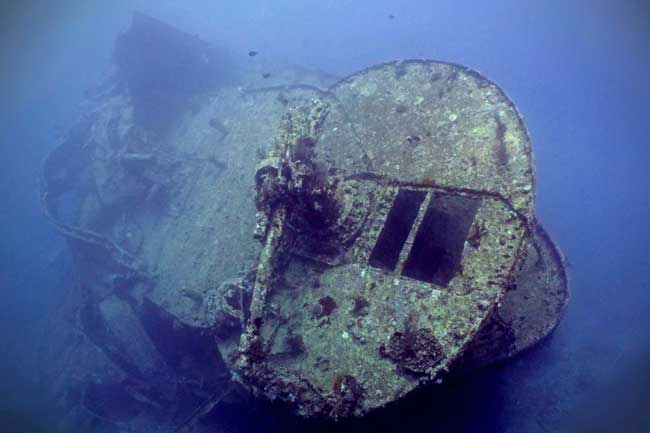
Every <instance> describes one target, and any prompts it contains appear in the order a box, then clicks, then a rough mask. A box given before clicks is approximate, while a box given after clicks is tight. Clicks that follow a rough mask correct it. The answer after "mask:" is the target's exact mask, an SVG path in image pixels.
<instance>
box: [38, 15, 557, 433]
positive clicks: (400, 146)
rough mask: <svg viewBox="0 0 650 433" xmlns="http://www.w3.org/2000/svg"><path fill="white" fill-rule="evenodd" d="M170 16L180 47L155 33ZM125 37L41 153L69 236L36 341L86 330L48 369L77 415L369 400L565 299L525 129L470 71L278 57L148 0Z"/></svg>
mask: <svg viewBox="0 0 650 433" xmlns="http://www.w3.org/2000/svg"><path fill="white" fill-rule="evenodd" d="M161 35H162V36H161ZM157 38H158V39H160V38H162V40H163V41H165V42H164V43H165V45H166V46H169V47H172V48H173V47H177V48H178V49H179V51H181V52H182V55H181V54H180V53H179V56H181V57H182V59H185V61H183V62H182V64H183V65H184V66H183V68H179V67H176V66H174V65H176V60H178V59H177V58H176V57H174V55H171V54H170V52H165V53H164V55H163V56H162V57H160V56H157V55H156V53H157V52H158V51H147V47H151V44H152V42H151V40H152V39H153V40H156V39H157ZM143 41H146V43H145V42H143ZM170 41H173V43H172V42H170ZM159 42H160V41H159ZM154 45H156V44H154ZM142 50H145V51H144V52H146V56H144V57H141V56H139V55H137V52H139V51H142ZM172 51H173V50H172ZM134 53H135V54H134ZM116 57H117V64H118V75H117V76H116V77H115V78H114V79H113V80H110V81H109V82H108V83H107V84H106V85H105V86H104V87H103V88H101V89H100V91H99V92H98V93H97V94H96V95H95V96H94V98H93V99H92V100H91V101H89V103H88V110H87V112H86V114H85V115H84V117H83V118H82V119H81V120H80V122H79V124H78V125H77V126H76V127H75V128H74V129H73V130H72V131H71V132H70V134H68V136H67V137H66V138H65V139H64V140H63V141H62V142H61V144H60V145H59V147H58V148H57V149H55V151H54V152H53V153H52V155H51V156H50V157H49V158H48V160H47V161H46V164H45V170H44V176H43V188H42V198H43V204H44V208H45V210H46V214H47V215H48V217H49V218H50V219H51V221H52V222H53V224H54V225H55V227H56V228H57V229H58V230H59V232H61V233H62V234H63V235H64V236H65V237H66V239H67V240H68V241H69V245H70V247H71V251H72V252H73V256H74V258H75V263H74V266H73V269H74V275H75V278H74V279H70V280H69V281H66V282H65V284H66V285H67V286H68V289H67V293H68V296H67V298H66V300H65V302H64V303H63V305H62V308H61V312H60V316H61V315H63V316H65V317H66V318H67V322H62V321H61V320H60V319H61V317H60V316H57V317H55V318H53V321H54V323H56V324H57V325H56V326H52V329H51V332H52V333H53V334H51V335H50V336H49V338H48V340H47V344H45V345H44V349H45V355H44V356H47V350H50V351H51V352H56V351H61V350H62V343H61V342H62V341H74V344H72V345H66V347H65V349H64V352H66V353H69V354H70V357H71V359H69V360H65V357H60V358H59V359H61V360H60V361H59V363H58V364H56V367H55V368H50V370H49V371H47V372H44V375H46V376H47V380H52V379H56V380H57V381H58V383H59V384H60V385H59V386H57V387H56V390H55V391H56V393H58V394H57V395H56V398H58V399H59V401H61V402H63V403H62V404H65V405H67V406H68V407H71V408H73V409H75V410H73V411H71V412H70V413H71V414H72V416H73V417H77V418H78V419H85V420H86V422H87V423H91V424H92V425H93V426H95V427H97V426H101V427H102V428H105V429H106V431H110V429H111V428H122V427H124V426H130V427H131V428H137V427H138V426H140V427H141V426H145V425H150V424H151V423H162V424H165V425H176V426H178V429H177V431H192V429H194V430H195V431H201V430H200V428H201V427H200V425H198V424H196V421H197V420H198V419H200V418H201V416H203V415H205V414H207V413H209V412H210V410H212V409H213V408H214V407H215V406H216V405H218V404H219V403H220V402H222V401H224V399H227V396H226V394H228V392H227V391H230V390H233V389H237V390H241V389H246V390H248V391H251V392H252V394H254V395H260V396H264V397H266V398H269V399H272V400H278V401H282V402H284V403H286V404H287V406H288V407H289V408H290V409H291V410H293V411H295V412H296V413H299V414H301V415H303V416H307V417H328V418H341V417H348V416H362V415H364V414H366V413H368V412H369V411H371V410H373V409H375V408H379V407H383V406H385V405H386V404H388V403H391V402H394V401H397V400H399V399H400V398H401V397H402V396H404V395H405V394H407V393H408V392H410V391H411V390H413V389H415V388H416V387H418V386H420V385H422V384H426V383H431V382H434V381H440V380H441V379H443V378H444V377H445V376H446V375H448V374H453V373H455V372H457V373H458V374H461V373H462V372H464V371H468V370H470V369H473V368H477V367H479V366H483V365H487V364H490V363H492V362H495V361H497V360H502V359H505V358H508V357H510V356H513V355H515V354H516V353H519V352H520V351H522V350H524V349H526V348H528V347H531V346H532V345H533V344H535V343H536V342H537V341H539V340H540V339H541V338H543V337H544V336H546V335H548V334H549V332H550V331H551V330H552V329H553V328H554V327H555V325H556V324H557V322H558V321H559V319H560V317H561V314H562V312H563V310H564V308H565V306H566V303H567V300H568V283H567V277H566V270H565V266H564V262H563V258H562V255H561V253H560V251H559V250H558V248H557V247H556V246H555V244H554V243H553V242H552V240H551V239H550V238H549V236H548V234H546V232H545V231H544V230H543V228H541V226H540V225H539V224H538V223H537V221H536V219H535V217H534V213H533V206H534V181H535V177H534V160H533V157H532V150H531V145H530V140H529V137H528V134H527V132H526V129H525V126H524V124H523V121H522V119H521V116H520V115H519V113H518V112H517V110H516V108H515V107H514V105H513V104H512V102H511V101H510V100H509V99H508V98H507V97H506V96H505V94H504V93H503V92H502V91H501V90H500V89H499V88H498V87H497V86H496V85H495V84H494V83H492V82H490V81H489V80H487V79H485V78H484V77H483V76H481V75H480V74H478V73H477V72H475V71H473V70H471V69H468V68H466V67H462V66H459V65H454V64H449V63H443V62H436V61H399V62H392V63H387V64H383V65H378V66H374V67H371V68H369V69H367V70H364V71H361V72H359V73H356V74H354V75H352V76H350V77H347V78H345V79H342V80H338V81H337V80H335V79H334V78H333V77H331V76H328V75H325V74H319V73H315V72H311V71H305V70H301V69H299V68H285V69H284V70H283V72H282V73H278V74H274V76H273V78H272V79H271V81H269V80H268V79H267V78H266V77H262V76H261V75H260V66H255V65H253V66H242V63H241V60H240V59H238V58H237V57H236V56H233V55H232V54H230V53H228V52H226V51H225V50H219V49H217V48H215V47H213V46H210V45H209V44H206V43H204V42H201V41H199V40H198V39H196V38H194V37H191V36H189V35H185V34H183V33H181V32H178V31H177V30H174V29H172V28H169V27H167V26H165V25H163V24H161V23H158V22H156V21H155V20H152V19H150V18H147V17H143V16H139V15H138V16H136V18H135V19H134V24H133V26H132V28H131V29H130V30H129V32H127V33H126V34H125V36H122V37H121V38H120V40H119V43H118V49H117V52H116ZM141 58H145V59H148V61H147V62H144V63H143V62H141V61H135V60H134V59H141ZM190 60H191V61H190ZM148 65H151V66H152V69H151V70H147V68H148ZM154 66H155V67H154ZM170 70H172V71H176V72H179V71H180V72H179V73H180V76H175V77H174V79H173V80H172V81H174V82H176V80H178V81H179V82H181V81H183V80H184V79H190V80H193V82H194V83H195V84H196V85H194V86H191V88H188V87H187V86H180V85H171V84H169V83H168V82H167V81H169V77H170V75H169V72H170ZM145 71H146V72H145ZM148 73H150V74H161V76H162V77H163V78H160V79H154V80H142V77H143V76H146V75H147V74H148ZM165 77H166V78H165ZM161 83H162V84H161ZM147 86H154V88H150V87H147ZM168 87H169V88H170V94H169V95H166V94H165V91H166V89H167V88H168ZM161 92H162V93H161ZM151 95H155V97H153V96H151ZM166 98H168V99H166ZM161 100H169V101H173V104H171V105H170V107H167V108H169V110H167V111H165V112H164V113H160V112H159V111H156V110H160V101H161ZM147 101H150V102H152V103H151V104H148V103H147ZM156 119H157V120H156ZM160 122H162V123H160ZM217 347H218V350H219V352H220V355H221V356H218V354H217V351H216V350H215V349H216V348H217ZM80 366H81V368H80ZM235 384H237V385H235ZM118 397H119V398H118ZM117 402H119V403H117ZM78 419H77V420H76V421H75V422H78Z"/></svg>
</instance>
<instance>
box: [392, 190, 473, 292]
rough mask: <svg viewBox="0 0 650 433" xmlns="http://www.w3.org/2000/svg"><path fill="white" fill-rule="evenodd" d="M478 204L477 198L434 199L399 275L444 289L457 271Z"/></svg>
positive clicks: (453, 197)
mask: <svg viewBox="0 0 650 433" xmlns="http://www.w3.org/2000/svg"><path fill="white" fill-rule="evenodd" d="M480 204H481V200H480V199H477V198H471V197H465V196H452V195H443V194H436V195H434V196H433V197H432V199H431V202H430V203H429V207H428V208H427V210H426V213H425V214H424V218H423V220H422V223H421V224H420V227H419V228H418V231H417V233H416V235H415V239H414V241H413V247H412V248H411V251H410V252H409V255H408V258H407V259H406V262H405V264H404V269H403V271H402V275H404V276H407V277H410V278H414V279H417V280H421V281H426V282H429V283H434V284H437V285H440V286H443V287H447V285H448V284H449V281H451V279H452V278H453V277H454V276H455V275H456V274H457V273H458V272H459V271H460V262H461V259H462V256H463V248H464V246H465V239H466V238H467V235H468V232H469V229H470V227H471V226H472V223H473V222H474V218H475V216H476V212H477V211H478V208H479V206H480Z"/></svg>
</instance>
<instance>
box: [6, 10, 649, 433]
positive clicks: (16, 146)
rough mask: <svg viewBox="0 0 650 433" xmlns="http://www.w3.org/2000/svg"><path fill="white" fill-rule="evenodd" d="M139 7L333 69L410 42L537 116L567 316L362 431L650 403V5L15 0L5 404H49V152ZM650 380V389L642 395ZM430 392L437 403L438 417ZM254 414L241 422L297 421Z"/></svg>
mask: <svg viewBox="0 0 650 433" xmlns="http://www.w3.org/2000/svg"><path fill="white" fill-rule="evenodd" d="M134 9H135V10H140V11H143V12H145V13H148V14H151V15H152V16H154V17H157V18H159V19H161V20H164V21H166V22H169V23H170V24H173V25H175V26H177V27H179V28H182V29H184V30H186V31H188V32H190V33H196V34H197V35H199V36H200V37H201V38H203V39H206V40H209V41H215V42H218V43H219V44H221V45H224V46H227V47H229V48H230V49H232V50H234V51H241V52H243V53H245V52H247V51H248V50H249V49H253V48H254V49H256V50H259V51H260V52H261V53H264V55H265V56H267V57H268V58H271V59H274V60H277V61H280V62H287V63H290V64H298V65H304V66H308V67H312V68H318V69H322V70H325V71H327V72H331V73H334V74H337V75H345V74H348V73H351V72H353V71H355V70H358V69H362V68H364V67H367V66H370V65H372V64H375V63H380V62H384V61H387V60H393V59H401V58H404V59H406V58H432V59H440V60H446V61H451V62H455V63H462V64H466V65H468V66H471V67H473V68H475V69H477V70H479V71H481V72H482V73H484V74H485V75H486V76H488V77H489V78H491V79H492V80H494V81H495V82H497V83H498V84H499V85H500V86H501V87H502V88H503V89H505V90H506V92H507V93H508V94H509V95H510V97H511V98H512V99H513V100H514V101H515V103H516V104H517V106H518V107H519V109H520V111H521V112H522V113H523V115H524V116H525V119H526V122H527V125H528V128H529V130H530V133H531V137H532V140H533V145H534V151H535V155H536V159H537V181H538V182H537V187H538V196H537V213H538V215H539V216H540V219H541V220H542V221H543V222H544V224H545V225H546V227H547V228H548V229H549V231H550V232H551V234H552V235H553V236H554V237H555V238H556V240H557V242H558V243H559V244H560V246H561V247H562V249H563V250H564V252H565V253H566V255H567V257H568V260H569V262H570V264H571V269H570V272H571V288H572V299H571V304H570V306H569V310H568V312H567V315H566V317H565V319H564V321H563V322H562V323H561V324H560V326H559V328H558V329H557V331H556V332H555V334H554V335H553V337H552V338H551V339H549V340H548V341H545V342H544V343H543V344H542V345H541V346H540V347H537V348H535V349H534V350H532V351H531V352H530V353H527V354H525V355H523V356H521V357H518V358H516V359H515V360H513V361H512V362H509V363H507V364H505V365H503V366H499V367H496V368H493V369H490V370H488V371H486V372H481V373H479V374H477V375H476V377H474V378H473V380H472V381H468V382H467V383H461V384H457V385H454V386H452V387H451V388H450V390H449V395H450V397H449V398H448V399H447V400H446V401H445V402H444V403H443V402H440V401H438V400H436V398H435V397H431V396H429V397H427V396H425V397H423V403H418V404H417V405H415V406H414V408H413V409H412V410H409V411H408V412H407V413H403V414H400V413H391V416H392V417H393V418H392V419H393V421H392V422H391V421H386V417H384V418H381V422H380V421H378V420H376V419H375V420H373V419H371V420H370V421H369V422H368V423H366V424H362V425H356V426H355V428H356V429H357V431H359V430H368V431H371V430H372V431H377V430H379V429H384V430H393V431H405V430H401V429H402V428H404V427H405V426H407V427H408V428H409V429H410V430H413V431H417V432H434V431H450V432H451V431H458V432H461V431H462V432H465V431H467V432H470V431H471V432H475V431H494V432H499V431H513V432H514V431H517V432H537V431H540V432H547V431H560V430H562V429H564V428H568V427H565V422H568V421H567V420H571V419H575V418H576V417H580V416H582V417H586V418H593V419H600V416H605V415H604V412H608V411H605V410H603V409H602V407H614V409H612V412H617V411H618V410H619V409H620V410H630V411H631V413H630V414H629V415H626V417H627V418H628V419H629V418H630V417H632V418H634V416H635V415H639V416H641V415H642V414H641V413H639V412H638V411H639V410H641V409H634V410H632V409H630V407H634V406H633V405H632V406H628V405H626V403H625V397H626V396H632V398H633V399H635V400H634V401H635V402H638V401H641V400H639V399H641V398H642V397H643V394H644V393H643V392H641V393H640V394H639V396H638V397H635V395H636V394H634V393H635V392H636V391H638V389H636V388H638V387H635V384H639V383H643V382H642V376H641V375H642V374H646V377H647V372H648V369H650V313H649V312H648V311H649V310H650V283H649V281H650V229H649V228H648V226H649V224H650V192H649V187H650V169H649V167H650V75H649V74H648V71H650V7H647V6H646V5H645V4H644V2H642V1H627V0H622V1H604V0H603V1H586V0H585V1H569V2H565V1H558V0H552V1H547V2H519V1H489V2H488V1H485V2H483V1H480V2H470V1H455V2H451V1H444V2H432V1H407V2H397V1H386V0H380V1H369V0H360V1H343V0H341V1H333V0H332V1H325V0H321V1H312V0H307V1H297V0H293V1H290V0H282V1H273V2H264V1H261V0H260V1H252V0H244V1H240V2H235V1H220V2H212V1H207V0H201V1H197V0H191V1H186V2H172V1H155V2H154V1H151V0H147V1H144V0H134V1H132V2H126V1H116V2H111V3H110V4H109V2H101V1H57V2H49V1H26V2H21V3H20V4H18V2H16V3H15V4H9V3H7V2H4V3H3V4H2V5H1V6H0V16H1V20H2V22H1V23H0V35H1V37H0V47H1V50H2V51H1V54H2V56H1V60H0V62H1V64H2V68H1V70H0V73H1V74H2V76H1V79H0V86H1V91H0V95H2V98H1V101H0V104H1V107H0V146H2V148H1V152H0V158H1V159H0V164H1V165H0V194H1V195H0V197H2V202H1V203H2V206H1V209H2V211H1V212H0V287H1V288H2V291H1V293H2V294H3V300H2V302H0V353H3V354H5V356H3V357H2V359H1V360H0V374H1V375H2V380H0V395H2V400H4V401H2V409H3V411H9V410H10V409H11V410H13V409H16V410H20V411H23V412H24V413H28V414H34V416H37V415H36V414H38V413H39V411H40V410H41V409H42V408H41V407H40V406H39V399H38V395H37V394H38V391H37V390H36V389H35V388H34V387H33V385H34V384H33V377H34V369H36V368H38V365H37V361H36V358H35V357H34V345H33V342H34V341H35V339H36V337H37V336H36V335H35V332H36V326H35V324H37V323H38V322H39V321H40V320H42V319H43V318H44V317H46V316H47V314H48V311H50V309H51V308H53V306H54V305H56V301H57V299H58V297H59V296H60V293H57V292H56V283H57V280H58V279H60V278H62V277H63V276H62V274H61V272H62V269H63V265H62V263H63V261H65V248H64V247H65V246H64V243H63V241H62V240H61V239H60V238H59V237H58V236H56V235H55V234H54V232H53V230H52V229H51V227H49V226H48V224H47V222H46V221H45V219H44V218H43V216H42V213H41V210H40V204H39V200H38V176H39V170H40V165H41V163H42V162H43V159H44V158H45V156H46V155H47V153H48V152H49V151H50V150H51V149H52V148H53V147H54V145H55V144H56V139H57V136H58V135H59V134H61V133H63V132H64V131H65V130H66V129H67V128H68V127H70V126H71V125H72V124H73V122H74V121H75V119H76V117H77V116H78V115H79V113H80V108H79V103H80V102H81V100H82V99H83V95H84V91H85V90H86V89H87V88H88V87H90V86H92V85H93V84H95V83H97V82H98V81H99V80H101V78H102V77H103V76H104V74H105V73H106V72H107V71H108V70H109V68H110V56H111V51H112V45H113V42H114V40H115V37H116V36H117V35H118V34H119V33H120V32H121V31H123V30H124V29H125V28H126V26H127V25H128V23H129V20H130V13H131V11H132V10H134ZM389 14H392V15H394V17H395V18H394V19H389V18H388V15H389ZM645 383H648V382H645ZM648 393H649V391H647V390H646V392H645V395H644V396H645V398H646V399H645V400H644V401H645V403H646V404H645V406H643V405H641V406H639V407H645V408H646V409H647V408H648V407H650V405H649V404H648V402H649V401H650V396H649V395H648ZM608 397H612V401H608V400H607V398H608ZM603 400H605V402H603ZM427 402H428V403H429V404H430V405H431V406H434V405H442V406H443V407H444V411H443V413H441V414H440V415H439V416H436V417H432V416H431V413H430V412H431V411H433V410H434V408H427ZM635 411H636V412H635ZM585 413H586V414H587V415H585ZM224 416H227V414H224ZM646 416H647V415H646ZM605 417H606V416H605ZM234 419H235V421H233V422H242V423H243V421H242V419H243V418H237V417H235V418H234ZM434 420H435V421H436V422H437V424H436V423H434ZM247 422H248V424H241V426H240V430H241V431H258V430H259V431H261V429H266V431H270V430H277V431H282V430H287V429H296V430H298V429H300V428H301V427H300V426H296V425H294V424H293V423H292V421H286V420H285V421H277V422H275V421H268V422H267V421H263V420H258V421H255V420H253V421H251V420H247ZM269 423H270V424H269ZM598 425H600V426H602V427H603V428H605V427H606V426H607V423H606V422H604V421H603V422H602V423H599V424H598ZM618 425H619V426H621V425H620V424H618ZM630 428H631V427H630ZM619 431H625V429H622V430H619Z"/></svg>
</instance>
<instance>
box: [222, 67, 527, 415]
mask: <svg viewBox="0 0 650 433" xmlns="http://www.w3.org/2000/svg"><path fill="white" fill-rule="evenodd" d="M432 75H434V76H435V79H432V78H431V76H432ZM424 78H426V79H427V80H428V81H427V83H428V84H429V86H428V87H427V86H426V85H425V83H423V80H424ZM431 82H433V83H435V87H434V86H433V85H432V84H431ZM431 89H434V90H431ZM441 89H444V92H443V91H442V90H441ZM330 91H331V93H332V94H334V96H335V97H334V98H332V96H331V95H330V94H327V95H322V96H320V97H318V98H314V97H313V96H312V97H308V96H307V95H305V97H303V98H301V99H302V100H297V101H296V104H297V105H296V106H293V105H290V106H289V107H287V110H288V111H287V115H286V116H287V120H286V121H285V122H284V123H283V124H282V128H281V130H280V133H279V139H278V142H279V147H280V149H281V150H280V151H276V150H274V151H272V154H271V155H270V156H269V160H272V159H273V158H275V159H277V160H278V162H277V168H276V169H275V171H273V172H272V174H270V175H269V174H268V172H267V171H265V172H264V176H266V177H265V179H266V180H265V181H264V182H263V183H260V184H258V208H259V209H260V210H261V211H262V212H266V217H267V228H266V237H265V238H264V242H265V246H264V250H263V252H262V255H261V256H260V259H259V265H258V268H257V279H256V281H255V283H254V287H253V289H252V293H251V304H250V310H251V315H250V317H248V319H247V321H246V323H244V326H243V328H244V329H245V332H244V335H243V337H242V339H241V343H240V345H239V348H238V350H237V351H236V352H234V355H233V356H234V358H236V360H235V362H234V363H233V364H234V368H235V371H237V373H238V374H239V376H240V378H241V380H242V382H244V383H245V384H248V385H251V386H252V387H253V388H254V389H255V390H256V391H257V392H259V393H261V394H264V395H266V396H267V397H270V398H273V399H275V398H278V399H281V400H285V401H288V402H291V403H292V404H294V405H295V406H296V408H297V410H298V412H299V413H302V414H303V415H307V416H315V415H320V416H323V415H324V416H330V417H334V418H336V417H341V416H349V415H361V414H364V413H366V412H367V411H369V410H371V409H373V408H376V407H381V406H384V405H385V404H387V403H389V402H391V401H394V400H396V399H397V398H399V397H401V396H403V395H404V394H405V393H407V392H409V391H410V390H412V389H414V388H415V387H417V386H418V385H419V384H421V383H424V382H428V381H432V380H434V379H436V378H438V377H439V376H440V375H441V374H442V373H444V372H445V371H446V370H447V369H448V368H449V365H450V364H451V363H452V362H453V361H454V360H455V359H456V357H457V356H458V355H459V354H461V353H462V351H463V349H464V348H465V346H466V345H467V344H468V343H469V342H470V341H471V340H472V338H473V336H474V335H475V333H476V332H477V331H478V330H479V328H480V327H481V325H482V324H483V322H484V320H485V319H486V317H488V315H489V314H490V312H491V311H492V309H493V307H494V306H495V305H496V304H497V303H498V302H499V301H500V300H501V297H502V295H503V294H504V292H505V291H506V289H508V288H509V287H511V286H513V285H514V284H515V278H516V276H517V272H518V271H519V267H520V266H521V265H523V261H524V258H525V253H526V249H527V247H528V241H529V235H530V230H529V225H528V223H529V221H530V216H531V215H532V208H531V206H532V203H533V191H532V185H533V182H534V179H533V168H532V160H531V157H530V143H529V142H528V140H527V135H526V133H525V130H524V129H523V127H522V123H521V121H520V119H519V117H518V115H517V113H516V111H515V110H514V108H513V107H512V104H511V103H510V102H509V101H508V100H507V99H506V98H505V97H504V96H503V94H502V93H501V92H498V91H497V88H496V86H494V85H492V84H491V83H488V82H485V80H483V79H482V78H481V77H480V76H479V75H478V74H477V73H474V72H472V73H468V72H467V69H465V68H461V67H457V66H453V65H448V64H441V63H437V62H414V63H409V62H407V63H402V64H392V65H383V66H379V67H375V68H371V69H369V70H367V71H365V72H363V73H359V74H355V75H354V76H352V77H351V78H348V79H346V80H343V81H341V82H339V83H337V84H336V85H334V86H333V87H332V88H331V89H330ZM481 93H484V95H483V94H481ZM477 94H478V95H477ZM316 96H318V95H316ZM387 98H396V99H397V101H399V103H400V104H407V103H408V101H419V102H417V103H409V104H408V107H406V108H405V109H406V110H407V111H408V112H409V116H407V117H406V118H405V119H401V120H400V116H402V115H403V114H404V113H400V112H399V110H398V112H395V111H394V108H393V105H395V103H392V102H391V103H389V101H388V100H387ZM433 98H437V99H433ZM332 99H334V100H332ZM315 106H316V107H318V109H317V110H315V109H314V107H315ZM449 110H451V111H453V113H454V116H456V118H454V119H453V120H449V117H454V116H451V114H449V112H450V111H449ZM456 113H457V114H456ZM443 115H444V116H445V117H446V118H447V120H445V121H444V122H443V121H442V120H441V116H443ZM458 118H460V119H461V120H460V121H458ZM476 118H478V120H477V119H476ZM488 119H489V120H488ZM494 119H497V121H495V120H494ZM492 121H494V122H496V123H495V124H494V125H492V124H490V123H489V122H492ZM481 122H483V123H484V124H486V125H491V127H492V129H490V130H489V131H490V134H491V135H488V136H485V137H482V138H481V139H478V138H476V137H474V136H473V135H472V134H464V133H463V131H464V128H470V129H472V130H473V129H476V128H478V126H477V125H479V124H482V123H481ZM310 125H311V126H310ZM313 125H317V127H314V126H313ZM504 125H508V126H504ZM485 128H487V126H486V127H485ZM504 128H505V129H504ZM508 128H510V133H509V134H510V135H508V137H509V138H508V139H507V140H506V139H505V138H504V136H505V132H504V131H507V130H508ZM486 130H487V129H486ZM415 137H418V138H415ZM512 137H514V138H512ZM499 140H502V141H499ZM504 140H505V141H504ZM305 142H307V143H309V145H308V147H309V149H308V151H307V150H301V151H296V149H299V148H300V147H301V146H304V143H305ZM495 146H496V147H497V148H499V149H501V150H500V152H501V151H503V154H500V157H502V159H498V158H497V159H495V158H494V155H492V154H491V153H489V152H492V151H493V150H494V147H495ZM502 147H503V149H502ZM488 154H489V155H490V158H489V160H488V161H484V159H486V158H487V157H486V155H488ZM414 155H416V156H414ZM479 160H480V161H481V162H480V163H479ZM265 170H266V168H265ZM433 173H436V178H437V179H436V180H433ZM269 177H270V180H269V179H267V178H269ZM269 185H270V186H269ZM518 186H523V187H522V188H519V187H518ZM269 191H271V192H269ZM347 209H357V210H363V211H361V212H359V211H358V212H356V213H353V214H350V213H348V212H346V210H347ZM305 222H306V223H305ZM341 233H343V234H341ZM343 239H345V241H343ZM332 242H334V245H333V246H332ZM359 305H362V307H360V306H359Z"/></svg>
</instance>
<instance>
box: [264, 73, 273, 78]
mask: <svg viewBox="0 0 650 433" xmlns="http://www.w3.org/2000/svg"><path fill="white" fill-rule="evenodd" d="M270 76H271V73H270V72H264V73H263V74H262V78H269V77H270Z"/></svg>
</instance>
